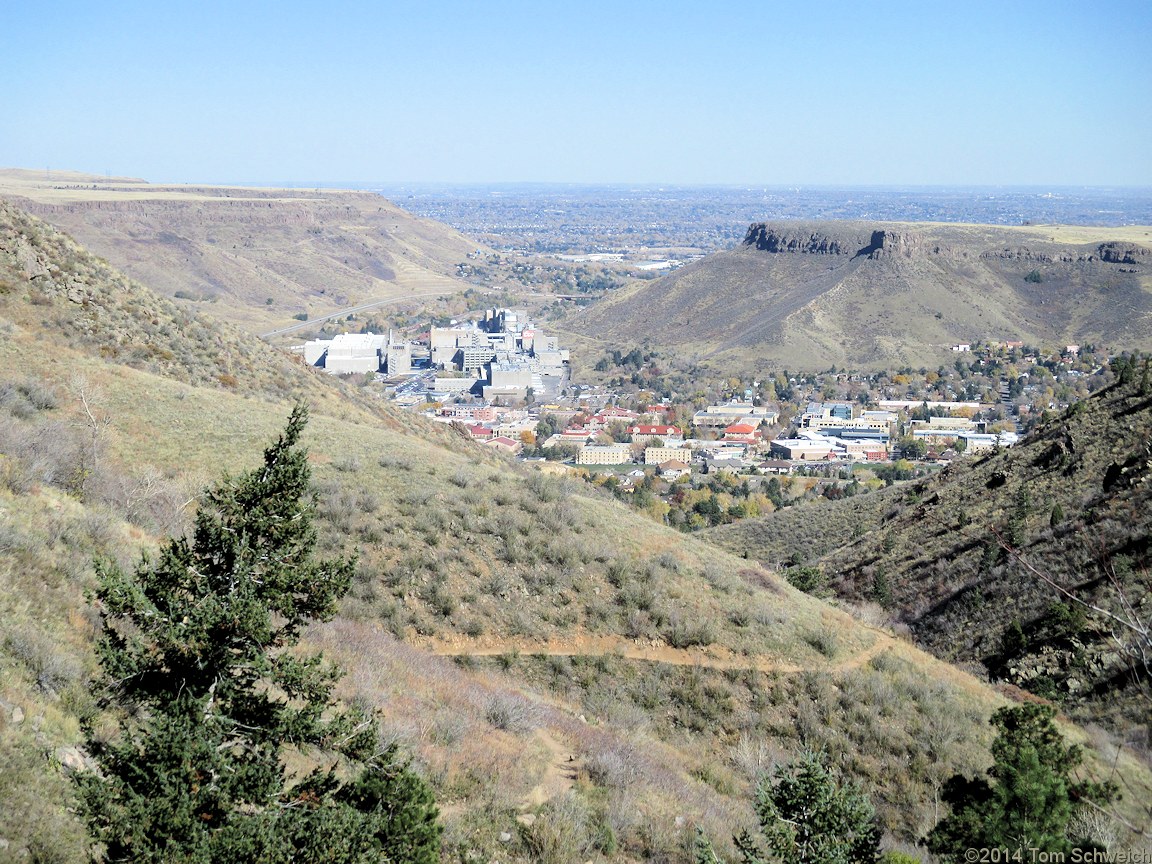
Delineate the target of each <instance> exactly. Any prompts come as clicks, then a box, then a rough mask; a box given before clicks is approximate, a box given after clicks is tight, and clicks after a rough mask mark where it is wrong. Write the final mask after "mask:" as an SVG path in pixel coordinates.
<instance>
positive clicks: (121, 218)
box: [0, 170, 477, 333]
mask: <svg viewBox="0 0 1152 864" xmlns="http://www.w3.org/2000/svg"><path fill="white" fill-rule="evenodd" d="M0 198H5V199H7V200H9V201H12V202H13V203H16V204H18V205H19V206H20V207H22V208H24V209H25V210H27V211H29V212H32V213H34V214H35V215H37V216H39V217H40V218H42V219H45V220H46V221H48V222H51V223H52V224H53V225H56V226H57V227H59V228H62V229H63V230H65V231H68V232H69V233H70V234H72V235H73V236H75V237H76V238H77V239H78V240H79V241H80V242H82V243H84V244H85V245H86V246H87V247H88V248H89V249H91V250H93V251H94V252H95V253H97V254H99V255H101V256H103V257H104V258H106V259H107V260H108V261H110V262H112V263H114V264H115V265H116V266H117V267H118V268H119V269H121V270H122V271H123V272H124V273H126V274H128V275H129V276H131V277H133V278H135V279H138V280H140V281H142V282H144V283H146V284H147V285H148V286H149V287H150V288H152V289H153V290H155V291H157V292H159V293H162V294H166V295H168V296H169V297H176V298H180V299H181V300H182V302H183V304H184V305H185V306H188V307H194V308H198V309H200V310H201V311H204V312H206V313H207V314H208V315H210V316H211V317H212V318H214V319H217V320H225V321H228V322H229V323H231V324H235V325H239V326H241V327H243V328H245V329H247V330H249V331H250V332H256V333H261V332H266V331H271V330H274V329H277V328H279V327H283V326H287V325H291V324H293V323H295V321H294V316H297V315H308V316H309V317H311V318H315V317H318V316H321V315H325V314H328V313H331V312H333V311H335V310H337V309H341V308H344V307H349V306H354V305H358V304H363V303H369V302H373V301H381V300H401V299H403V300H407V299H411V298H413V297H424V298H427V299H429V300H431V299H434V298H435V296H436V295H446V294H455V293H459V292H461V291H463V290H465V289H466V288H467V287H468V286H467V285H466V284H465V283H463V282H461V281H458V280H457V279H456V278H455V274H456V265H457V264H459V263H461V262H464V261H466V260H467V256H468V253H470V252H473V251H475V249H476V248H477V245H476V243H475V242H474V241H472V240H469V239H467V238H465V237H464V236H463V235H462V234H459V233H457V232H455V231H453V230H452V229H450V228H448V227H447V226H444V225H440V224H438V223H436V222H432V221H430V220H426V219H419V218H416V217H414V216H412V215H411V214H409V213H407V212H406V211H404V210H401V209H400V208H398V207H395V206H394V205H392V204H391V203H390V202H388V201H386V200H385V199H383V198H381V197H380V196H378V195H372V194H368V193H359V192H347V191H340V190H330V189H323V190H322V189H250V188H241V187H220V186H160V185H152V184H148V183H144V182H142V181H138V180H125V179H119V178H117V179H108V178H102V177H87V176H84V175H69V174H61V173H60V172H53V173H52V175H51V176H50V177H45V175H44V174H43V173H42V172H30V171H17V170H6V171H0Z"/></svg>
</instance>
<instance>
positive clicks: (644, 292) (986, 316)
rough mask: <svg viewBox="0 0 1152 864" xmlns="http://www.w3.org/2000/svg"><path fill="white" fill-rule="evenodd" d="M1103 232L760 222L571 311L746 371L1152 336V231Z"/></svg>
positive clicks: (1131, 344)
mask: <svg viewBox="0 0 1152 864" xmlns="http://www.w3.org/2000/svg"><path fill="white" fill-rule="evenodd" d="M1093 230H1095V231H1096V233H1095V234H1093V233H1092V232H1093ZM1109 231H1110V229H1106V228H1101V229H1078V230H1077V231H1068V230H1062V229H1059V228H1055V227H1053V228H1050V227H1047V226H1041V227H1028V228H998V227H997V228H994V227H987V226H976V225H970V226H966V225H944V224H896V223H886V224H870V223H862V222H812V223H807V222H778V223H771V224H754V225H752V226H751V227H750V228H749V229H748V233H747V236H746V237H745V239H744V242H743V243H742V244H741V245H740V246H739V247H737V248H736V249H733V250H731V251H728V252H720V253H716V254H714V255H710V256H708V257H706V258H704V259H702V260H700V261H698V262H696V263H694V264H691V265H688V266H686V267H684V268H682V269H680V270H678V271H676V272H674V273H672V274H669V275H668V276H664V277H661V278H660V279H657V280H654V281H651V282H647V283H637V284H635V285H633V286H631V287H629V288H627V289H624V290H622V291H620V292H617V293H614V294H613V295H612V296H611V297H609V298H608V299H606V300H604V301H602V302H600V303H597V304H596V305H594V306H593V307H591V308H589V309H587V310H584V311H580V312H576V313H573V314H571V315H569V317H568V318H567V319H566V321H565V325H566V326H567V327H568V328H569V329H570V330H572V331H574V332H576V333H580V334H583V335H585V336H587V337H597V338H600V339H604V340H607V341H608V342H615V343H617V344H621V345H633V344H640V343H645V342H646V343H649V344H652V345H656V346H660V347H661V348H662V349H669V350H671V349H675V350H676V351H678V352H680V353H681V354H683V355H684V356H685V357H686V358H687V359H689V360H697V361H707V362H709V363H710V364H711V365H713V366H718V367H720V368H724V369H729V368H731V369H736V370H739V371H740V372H748V371H749V370H773V369H780V368H790V369H797V368H800V369H825V368H828V367H830V366H833V365H835V366H841V367H843V366H848V367H850V368H877V367H893V366H901V365H910V366H922V365H928V366H935V365H937V364H938V363H940V362H942V361H943V360H944V359H945V358H946V357H948V356H949V348H950V346H952V345H954V344H957V343H962V342H965V343H970V342H974V341H977V340H983V341H992V342H995V341H999V340H1021V341H1023V342H1025V343H1028V344H1034V345H1059V346H1063V345H1066V344H1081V343H1105V344H1108V345H1114V346H1123V347H1126V348H1142V349H1148V348H1152V324H1150V323H1149V321H1150V320H1152V318H1150V316H1152V293H1150V290H1149V289H1152V251H1149V250H1150V249H1152V229H1148V230H1146V231H1144V232H1143V236H1141V237H1140V239H1139V241H1137V240H1135V239H1133V238H1134V236H1137V235H1140V233H1141V232H1140V231H1139V229H1116V231H1115V233H1114V234H1110V233H1109Z"/></svg>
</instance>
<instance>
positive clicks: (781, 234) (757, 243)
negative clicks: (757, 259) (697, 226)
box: [744, 223, 862, 255]
mask: <svg viewBox="0 0 1152 864" xmlns="http://www.w3.org/2000/svg"><path fill="white" fill-rule="evenodd" d="M861 242H862V238H861V237H860V236H859V235H855V236H854V235H852V234H850V233H848V232H845V233H844V234H838V233H837V234H833V233H829V232H828V231H827V230H816V229H811V228H806V227H805V226H803V225H796V226H790V227H786V228H784V227H780V226H773V225H768V224H765V223H759V224H755V223H754V224H752V225H750V226H749V228H748V233H747V234H746V235H745V237H744V245H745V246H753V247H755V248H756V249H759V250H760V251H762V252H771V253H780V252H792V253H798V254H802V255H855V254H856V252H857V250H858V249H859V248H860V246H861Z"/></svg>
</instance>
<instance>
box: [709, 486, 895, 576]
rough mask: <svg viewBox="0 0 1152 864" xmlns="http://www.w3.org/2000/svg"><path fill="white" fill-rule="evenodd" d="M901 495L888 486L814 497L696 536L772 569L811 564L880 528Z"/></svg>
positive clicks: (893, 487)
mask: <svg viewBox="0 0 1152 864" xmlns="http://www.w3.org/2000/svg"><path fill="white" fill-rule="evenodd" d="M901 494H902V493H901V490H900V488H899V487H895V486H890V487H887V488H884V489H881V490H878V491H876V492H872V493H869V494H866V495H856V496H854V497H852V498H842V499H840V500H839V501H828V500H825V499H817V500H815V501H812V502H803V503H801V504H800V505H799V506H794V507H785V508H784V509H782V510H776V511H774V512H773V513H771V514H769V515H768V516H765V517H760V518H754V519H741V520H740V521H738V522H733V523H731V524H729V525H720V526H717V527H716V528H707V529H705V530H704V531H701V532H700V536H701V537H703V538H705V539H707V540H708V541H709V542H710V543H715V544H716V545H717V546H719V547H721V548H722V549H727V550H728V551H729V552H731V553H732V554H734V555H740V556H743V557H744V558H749V559H751V560H753V561H758V562H760V563H761V564H762V565H764V566H767V567H772V568H774V569H779V568H781V567H784V566H787V565H788V563H789V562H790V561H792V560H800V561H803V563H804V564H813V563H815V562H816V561H818V560H819V559H820V558H822V557H824V556H825V555H827V554H829V553H831V552H833V551H835V550H837V549H839V548H840V547H842V546H844V545H845V544H847V543H850V542H851V541H853V540H855V539H856V538H858V537H862V536H863V535H864V534H866V533H867V532H869V531H873V530H875V529H877V528H879V527H880V525H881V524H882V522H883V518H884V514H885V513H887V512H888V510H889V509H890V508H891V507H892V506H893V504H894V503H895V502H896V501H897V500H899V497H900V495H901Z"/></svg>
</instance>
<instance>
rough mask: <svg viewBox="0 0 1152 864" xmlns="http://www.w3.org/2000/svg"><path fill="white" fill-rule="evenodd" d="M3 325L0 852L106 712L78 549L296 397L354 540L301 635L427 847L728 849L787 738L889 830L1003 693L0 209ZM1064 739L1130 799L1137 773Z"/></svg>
mask: <svg viewBox="0 0 1152 864" xmlns="http://www.w3.org/2000/svg"><path fill="white" fill-rule="evenodd" d="M0 329H2V330H3V331H4V333H5V337H6V338H5V340H4V342H3V344H2V346H0V351H2V352H3V359H4V361H5V362H4V363H3V366H2V368H3V370H4V372H3V373H2V376H0V377H2V380H0V453H2V454H3V458H2V459H0V469H2V470H0V481H2V482H0V542H3V544H4V546H3V548H4V550H5V555H4V556H3V558H2V562H0V567H2V568H3V570H2V574H3V575H2V576H0V616H2V619H3V620H4V621H5V622H6V627H5V630H4V636H3V638H2V639H0V669H2V670H3V674H2V675H0V700H3V701H2V702H0V767H2V769H3V770H0V798H2V799H3V800H4V801H5V802H6V803H7V802H15V803H16V805H17V806H15V807H10V806H6V807H4V808H0V838H3V839H5V840H7V841H8V845H7V846H5V847H3V848H0V860H3V859H11V860H23V859H24V858H26V857H27V854H26V853H29V852H30V853H31V854H33V855H34V856H35V857H36V858H37V859H38V860H59V861H71V860H77V859H79V858H80V857H82V854H81V849H82V846H83V843H84V841H83V835H82V831H81V830H80V826H78V825H77V824H76V823H75V821H74V819H73V818H72V817H71V816H70V815H69V813H68V811H67V809H66V807H67V801H68V798H67V794H68V785H67V781H66V777H65V775H66V773H67V772H68V771H70V770H76V768H77V767H78V766H81V765H82V764H83V760H84V755H83V753H82V752H80V751H78V750H77V749H75V748H76V745H77V743H78V742H79V741H80V740H81V736H80V733H79V729H80V724H81V723H82V722H87V723H92V724H96V725H97V726H98V727H99V728H108V729H109V732H108V734H112V730H111V728H110V727H108V718H107V714H106V713H105V709H104V708H103V707H102V706H100V705H98V704H96V703H95V701H94V699H93V697H92V695H91V693H90V692H89V690H88V686H87V680H88V677H89V676H90V675H91V673H92V672H93V671H94V661H93V657H92V653H91V640H92V638H93V635H94V633H95V632H96V628H97V627H98V626H99V618H98V615H97V614H95V612H94V611H93V610H91V609H90V608H88V606H87V604H86V603H85V600H84V592H85V590H86V589H87V588H89V587H90V586H91V579H92V573H91V558H92V556H93V555H95V554H108V555H113V556H115V557H117V558H119V559H121V560H122V561H123V562H124V563H125V564H127V565H129V566H130V565H131V563H132V562H133V560H134V559H135V556H136V555H137V553H138V551H139V550H141V549H149V548H152V547H154V546H155V544H156V542H157V541H158V539H159V538H161V537H163V536H164V535H166V534H169V533H172V532H178V531H180V530H181V529H182V526H183V525H184V524H186V520H187V516H188V512H189V503H190V501H191V499H193V498H194V497H195V494H196V490H197V489H199V488H201V487H202V486H203V485H204V484H205V483H206V482H208V481H210V480H212V479H214V478H216V477H218V476H219V475H220V473H222V472H225V471H238V470H242V469H244V468H246V467H248V466H251V465H253V464H255V463H256V462H257V460H258V459H259V454H260V451H261V449H262V447H263V446H264V444H265V443H266V442H267V441H268V440H270V439H271V437H272V436H273V435H274V434H275V433H276V431H278V430H279V428H280V427H281V426H282V424H283V422H284V418H285V417H286V416H287V414H288V411H289V408H290V405H291V403H292V401H294V400H295V399H297V398H304V399H306V400H307V401H308V402H309V403H310V404H311V405H312V408H313V419H312V422H311V423H310V425H309V428H308V431H307V434H306V441H307V444H308V446H309V448H310V450H311V454H312V455H311V461H312V464H313V467H314V478H315V482H316V487H317V492H318V502H317V507H318V514H319V516H320V517H321V523H322V529H323V530H322V545H323V546H324V548H325V550H327V551H329V552H336V551H342V552H354V553H356V554H357V556H358V560H359V563H358V571H357V578H356V580H355V587H354V588H353V591H352V593H351V594H350V596H349V597H348V598H347V599H346V600H345V602H344V604H343V609H342V614H341V615H340V617H339V618H338V619H337V620H335V621H334V622H332V623H331V624H329V625H326V626H324V627H317V628H315V629H314V630H313V631H312V632H311V633H310V635H309V640H310V643H311V644H312V645H313V646H320V647H323V648H324V649H325V651H326V652H327V653H328V654H329V655H330V656H331V657H333V658H334V659H336V660H338V661H340V662H341V663H342V664H343V665H344V667H345V668H346V669H347V671H348V675H347V677H346V679H345V680H344V681H343V682H342V684H341V688H342V690H341V692H342V695H343V696H344V698H347V699H349V700H352V699H355V700H362V701H363V702H364V703H365V704H367V705H371V706H375V707H378V708H379V709H380V710H382V712H383V714H384V725H385V730H386V735H387V736H388V737H389V739H391V740H395V741H397V742H398V743H400V744H401V745H402V749H403V750H404V752H405V753H407V754H409V755H411V756H412V757H413V758H414V759H415V764H416V765H417V766H418V767H419V769H420V770H421V771H422V772H423V773H424V774H425V775H426V776H427V777H428V778H429V779H430V780H431V782H432V784H433V786H434V788H435V791H436V794H437V798H438V800H439V802H440V803H441V807H442V810H443V818H444V822H445V825H446V842H445V860H493V859H495V858H499V859H500V860H505V861H525V862H527V861H545V862H560V861H568V860H581V861H584V860H598V861H607V860H653V861H683V860H688V853H687V850H688V848H689V844H690V842H691V840H692V837H693V836H694V829H695V827H696V826H697V825H699V826H701V827H703V828H704V829H705V830H706V831H707V832H708V833H709V834H710V835H711V836H713V837H716V838H719V839H720V840H721V844H720V845H721V846H726V843H725V842H724V838H726V837H728V836H729V835H730V833H731V832H732V831H735V830H738V829H739V828H740V827H742V826H744V825H747V824H749V823H750V822H751V820H752V810H751V804H750V801H749V788H750V785H751V783H752V782H753V781H754V779H755V778H756V777H757V776H758V775H759V773H760V772H761V771H763V770H765V769H766V768H768V767H770V766H771V765H772V764H773V763H775V762H777V761H782V760H787V759H789V758H791V756H792V755H793V754H794V753H795V752H796V751H797V750H798V749H799V748H801V747H803V746H810V747H821V748H823V749H825V750H826V751H827V752H828V753H829V755H830V756H831V757H832V758H833V759H834V761H835V762H836V763H837V764H839V765H840V766H842V767H843V768H844V769H845V770H847V771H849V772H851V773H852V774H853V775H854V776H856V777H858V778H860V779H861V781H862V782H863V783H864V784H865V786H866V788H867V789H868V791H869V793H870V794H871V795H872V797H873V800H874V801H875V802H876V803H877V806H878V808H879V811H880V814H881V818H882V820H883V823H884V826H885V829H886V831H887V834H888V842H889V843H897V842H906V841H908V840H911V839H914V838H915V837H917V836H920V835H922V834H923V833H924V832H925V831H926V830H928V829H929V828H930V827H931V825H932V824H933V821H934V818H935V816H936V808H935V806H934V804H933V800H934V796H935V795H936V793H937V792H938V789H939V787H940V784H941V782H942V781H943V779H944V778H946V777H947V776H948V775H950V774H951V773H952V772H953V771H956V770H963V771H967V772H970V773H971V772H976V771H978V770H980V769H981V768H982V767H983V766H985V765H986V764H988V761H989V757H988V753H987V746H988V743H989V738H990V735H989V729H988V727H987V724H986V719H987V717H988V716H989V714H990V713H991V712H992V711H993V710H994V709H995V708H996V707H997V706H999V705H1001V704H1003V702H1004V697H1003V696H1002V695H1001V694H999V693H997V692H996V691H994V690H992V689H990V688H988V687H987V686H985V685H983V684H981V683H980V682H979V681H977V680H976V679H974V678H973V677H971V676H969V675H967V674H965V673H963V672H961V671H959V670H957V669H955V668H953V667H951V666H949V665H947V664H945V663H943V662H940V661H939V660H936V659H934V658H931V657H929V656H928V655H926V654H924V653H922V652H921V651H919V650H918V649H916V648H914V647H913V646H911V645H909V644H907V643H904V642H901V641H899V640H897V639H894V638H893V637H892V636H891V635H890V634H888V633H885V632H882V631H877V630H874V629H871V628H869V627H866V626H862V625H860V624H858V623H856V622H854V621H853V620H852V619H851V618H849V617H848V616H847V615H846V614H844V613H843V612H841V611H838V610H836V609H834V608H832V607H830V606H828V605H826V604H824V603H822V602H820V601H818V600H815V599H814V598H811V597H808V596H807V595H804V594H801V593H799V592H797V591H795V590H793V589H792V588H791V587H789V586H788V585H786V584H784V583H782V582H781V581H780V580H779V579H777V578H776V577H775V576H774V575H772V574H770V573H768V572H766V571H764V570H763V569H761V568H759V567H756V566H752V565H750V563H749V562H748V561H745V560H743V559H740V558H737V557H735V556H732V555H729V554H727V553H723V552H718V551H717V550H716V548H715V547H713V546H710V545H708V544H706V543H705V542H703V541H701V540H699V539H697V538H692V537H685V536H684V535H681V534H679V533H678V532H675V531H672V530H671V529H665V528H662V527H660V526H656V525H654V524H652V523H651V522H649V521H648V520H646V519H644V518H643V517H642V516H639V515H636V514H633V513H631V512H629V511H628V510H626V509H625V508H623V507H621V506H619V505H617V504H616V503H614V502H612V501H610V500H608V499H607V498H604V497H601V496H599V495H597V494H596V493H595V492H594V491H593V490H591V489H590V488H589V487H586V486H584V485H582V484H578V483H570V482H568V481H567V480H565V479H564V478H558V477H547V476H543V475H539V474H535V473H531V472H529V471H526V470H524V469H522V468H521V467H518V466H516V465H515V464H513V463H511V462H508V461H505V460H503V459H501V458H500V457H499V456H497V455H495V454H491V453H488V452H486V451H483V450H482V449H481V448H480V447H478V446H476V445H473V444H472V443H471V442H468V441H465V440H463V439H462V438H458V437H457V436H456V435H455V434H454V433H452V432H451V431H449V430H447V429H445V428H444V427H433V426H431V425H429V424H425V423H423V422H422V421H420V420H419V419H417V418H409V417H404V416H401V415H397V414H394V413H393V412H392V411H390V410H389V409H388V408H387V407H385V406H381V405H378V404H375V403H371V402H368V401H366V400H364V399H363V398H362V397H361V395H360V394H359V393H358V392H357V391H355V389H353V388H349V387H347V386H343V385H340V384H338V383H336V382H333V381H332V380H331V379H329V378H328V377H327V376H324V375H322V374H319V373H316V372H315V371H313V370H308V369H305V368H302V367H300V366H298V365H296V364H295V363H294V362H292V361H291V360H290V359H289V358H287V357H286V356H285V355H282V354H280V353H278V352H276V351H274V350H273V349H271V348H269V347H267V346H264V345H262V344H260V343H259V342H257V341H255V340H249V339H246V338H245V337H244V336H243V335H241V334H240V333H239V332H238V331H235V330H233V329H231V328H228V327H218V328H211V327H209V325H208V324H207V323H206V322H205V321H204V320H203V319H197V318H196V317H194V316H191V315H189V314H188V313H187V312H185V311H184V310H182V309H180V308H178V307H177V306H176V305H174V304H173V303H172V302H171V301H168V300H166V299H164V298H160V297H156V296H154V295H151V294H149V292H148V291H147V290H146V289H144V288H143V287H141V286H139V285H136V284H134V283H132V282H131V281H130V280H128V279H126V278H125V277H123V276H122V275H120V274H118V273H117V272H116V271H114V270H112V269H111V268H109V267H107V265H105V264H103V263H102V262H100V261H98V260H96V259H93V258H92V257H91V256H89V255H88V254H87V253H85V252H84V251H83V250H81V249H79V248H78V247H76V246H75V245H74V244H72V243H71V242H70V241H68V240H67V238H65V237H63V236H61V235H60V234H59V233H58V232H56V231H55V230H53V229H51V228H49V227H47V226H45V225H44V224H43V223H40V222H38V221H36V220H34V219H31V218H29V217H27V216H25V215H23V214H21V213H19V212H16V211H14V210H12V209H11V208H4V209H3V210H0ZM135 346H146V351H145V352H144V353H143V354H141V353H138V352H137V351H136V350H135ZM169 355H170V356H169ZM228 364H231V365H228ZM221 370H228V371H221ZM222 375H226V376H230V377H227V378H223V379H222V377H221V376H222ZM1066 733H1067V734H1068V735H1069V736H1072V737H1075V738H1076V739H1077V740H1080V741H1084V742H1085V743H1087V744H1088V745H1089V746H1090V747H1091V749H1092V760H1091V765H1092V770H1093V771H1095V772H1096V773H1097V775H1098V776H1105V775H1106V774H1108V773H1109V772H1116V776H1118V777H1120V778H1121V780H1122V782H1123V783H1124V784H1126V788H1128V789H1130V790H1132V795H1131V796H1130V797H1129V799H1128V802H1129V803H1128V804H1126V805H1125V806H1127V807H1128V808H1129V809H1128V811H1127V818H1129V819H1135V818H1137V817H1138V816H1139V815H1140V814H1139V810H1138V808H1134V807H1133V806H1132V805H1131V802H1132V801H1137V802H1138V801H1143V800H1147V799H1149V798H1152V775H1150V774H1149V772H1148V770H1147V767H1146V766H1145V765H1144V764H1142V763H1140V762H1139V761H1137V760H1135V759H1134V758H1133V757H1132V755H1131V754H1130V753H1128V752H1127V751H1123V752H1117V751H1116V750H1115V748H1114V745H1113V744H1112V743H1111V742H1110V740H1109V739H1108V737H1107V736H1106V735H1104V734H1103V733H1097V734H1096V735H1095V737H1089V736H1088V735H1087V734H1086V733H1084V732H1082V731H1080V730H1078V729H1076V728H1074V727H1071V726H1068V727H1067V728H1066ZM1113 757H1115V759H1114V758H1113ZM727 851H728V853H729V854H731V849H730V847H729V848H728V850H727Z"/></svg>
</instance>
